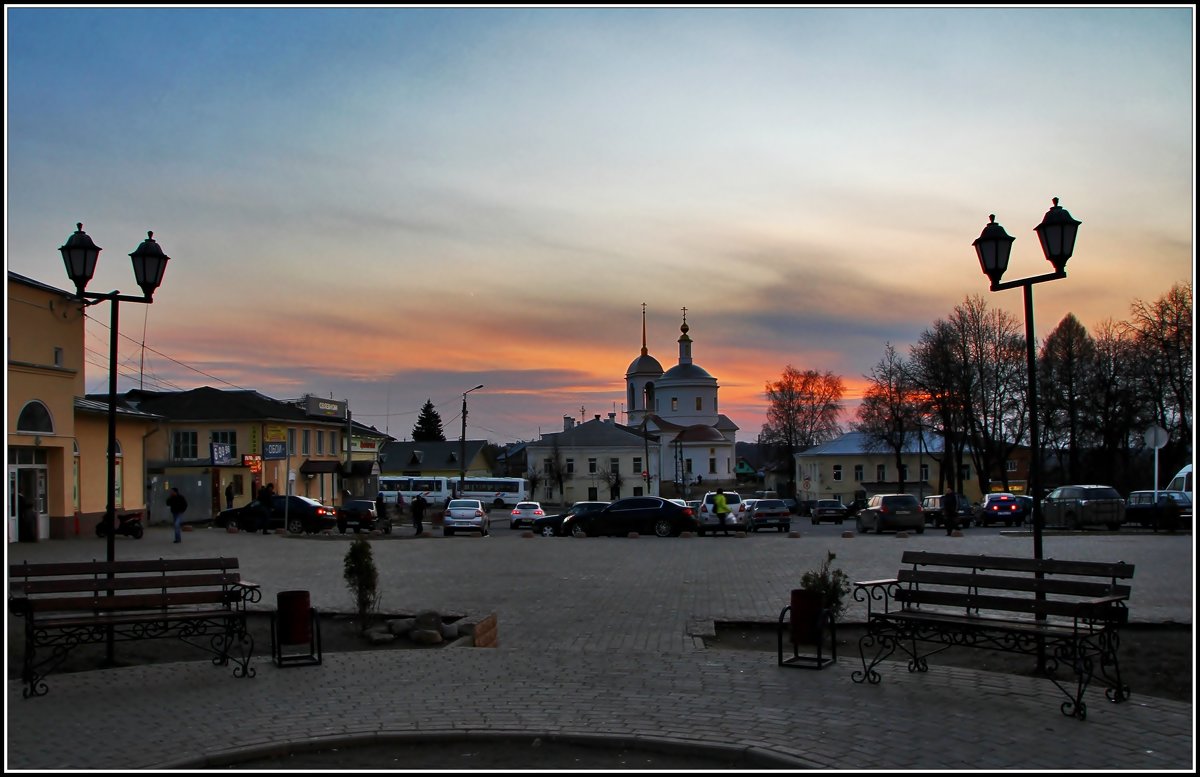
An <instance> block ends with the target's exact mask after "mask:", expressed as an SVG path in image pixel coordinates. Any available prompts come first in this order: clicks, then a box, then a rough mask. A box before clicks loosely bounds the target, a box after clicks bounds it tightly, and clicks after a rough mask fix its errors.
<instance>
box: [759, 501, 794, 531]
mask: <svg viewBox="0 0 1200 777" xmlns="http://www.w3.org/2000/svg"><path fill="white" fill-rule="evenodd" d="M750 529H751V531H759V530H761V529H778V530H779V531H791V529H792V511H791V510H789V509H788V506H787V504H786V503H785V502H784V501H783V500H782V499H759V500H758V501H757V502H755V503H754V507H752V508H751V509H750Z"/></svg>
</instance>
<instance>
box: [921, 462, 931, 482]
mask: <svg viewBox="0 0 1200 777" xmlns="http://www.w3.org/2000/svg"><path fill="white" fill-rule="evenodd" d="M921 480H929V465H928V464H922V465H921Z"/></svg>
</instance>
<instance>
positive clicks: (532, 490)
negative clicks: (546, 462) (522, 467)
mask: <svg viewBox="0 0 1200 777" xmlns="http://www.w3.org/2000/svg"><path fill="white" fill-rule="evenodd" d="M525 479H526V480H528V481H529V498H530V499H537V490H538V486H540V485H541V484H542V482H543V479H544V476H543V475H542V473H541V472H540V471H538V469H537V468H536V467H530V468H529V471H528V472H526V473H525Z"/></svg>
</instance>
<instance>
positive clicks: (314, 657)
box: [271, 591, 321, 667]
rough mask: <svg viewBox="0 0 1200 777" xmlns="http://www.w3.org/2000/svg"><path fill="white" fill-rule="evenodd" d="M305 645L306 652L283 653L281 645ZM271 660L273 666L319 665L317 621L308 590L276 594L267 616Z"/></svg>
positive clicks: (319, 648)
mask: <svg viewBox="0 0 1200 777" xmlns="http://www.w3.org/2000/svg"><path fill="white" fill-rule="evenodd" d="M285 645H290V646H296V645H306V646H307V647H308V652H307V653H302V652H291V653H287V654H285V653H284V646H285ZM271 657H272V659H274V661H275V665H276V666H279V667H286V666H313V665H316V664H320V663H321V620H320V618H318V617H317V610H316V608H315V607H312V606H310V604H309V594H308V591H280V592H279V594H278V595H277V597H276V611H275V612H273V613H271Z"/></svg>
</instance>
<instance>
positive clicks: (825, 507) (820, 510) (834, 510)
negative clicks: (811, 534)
mask: <svg viewBox="0 0 1200 777" xmlns="http://www.w3.org/2000/svg"><path fill="white" fill-rule="evenodd" d="M849 517H850V511H849V510H848V509H846V505H844V504H842V503H841V502H840V501H838V500H837V499H818V500H817V503H816V504H815V505H813V508H812V525H813V526H816V525H817V524H819V523H824V522H825V521H829V522H830V523H841V522H842V521H844V520H846V519H847V518H849Z"/></svg>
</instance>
